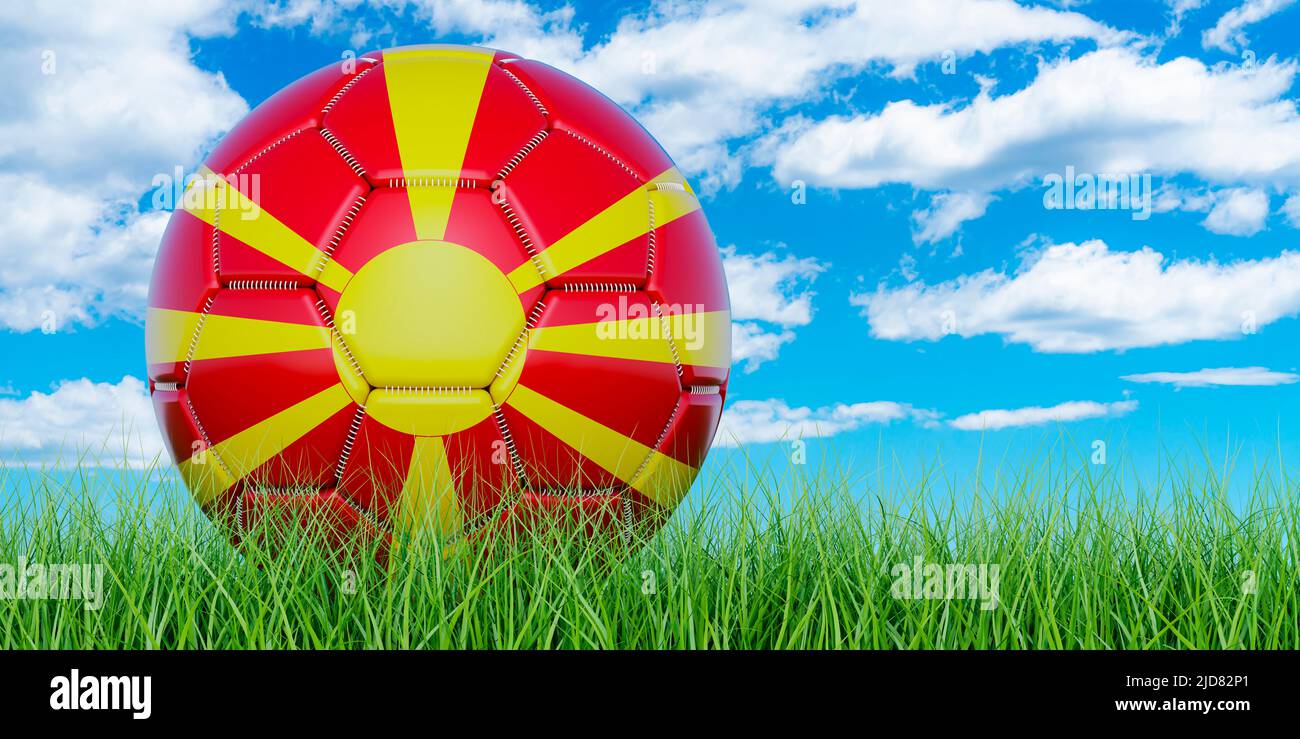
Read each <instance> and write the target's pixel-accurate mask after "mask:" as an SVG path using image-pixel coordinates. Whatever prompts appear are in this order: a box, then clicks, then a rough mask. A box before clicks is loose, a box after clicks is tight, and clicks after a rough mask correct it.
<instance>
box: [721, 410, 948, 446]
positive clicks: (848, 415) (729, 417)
mask: <svg viewBox="0 0 1300 739" xmlns="http://www.w3.org/2000/svg"><path fill="white" fill-rule="evenodd" d="M935 417H936V414H935V413H934V412H933V411H927V410H923V409H917V408H913V407H912V406H910V405H908V404H906V403H895V402H893V401H887V400H882V401H875V402H868V403H853V404H851V405H849V404H844V403H836V404H835V405H831V406H824V407H821V408H808V407H796V408H791V407H790V406H789V405H787V404H786V403H785V401H784V400H780V399H776V398H772V399H768V400H738V401H735V402H733V403H731V404H730V405H729V406H728V407H727V409H726V410H725V411H723V414H722V422H721V424H719V426H718V433H717V435H716V436H715V437H714V443H715V444H717V445H719V446H737V445H740V444H763V443H768V442H773V441H792V440H795V439H807V438H814V437H826V436H834V435H836V434H840V433H844V432H846V431H853V430H855V429H858V428H861V427H863V426H868V425H873V424H888V423H892V422H894V421H903V420H909V419H910V420H916V421H919V422H922V423H931V422H933V419H934V418H935Z"/></svg>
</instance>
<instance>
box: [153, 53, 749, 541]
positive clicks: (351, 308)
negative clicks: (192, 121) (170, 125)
mask: <svg viewBox="0 0 1300 739" xmlns="http://www.w3.org/2000/svg"><path fill="white" fill-rule="evenodd" d="M146 354H147V362H148V373H149V378H150V390H151V394H152V398H153V404H154V408H155V411H156V414H157V417H158V421H159V424H160V425H161V427H162V430H163V434H164V436H165V438H166V440H167V442H168V446H169V448H170V450H171V453H172V455H173V457H174V459H175V461H176V463H177V465H178V467H179V469H180V471H181V474H182V477H183V478H184V480H185V482H186V484H187V485H188V487H189V488H190V490H191V492H192V493H193V495H194V497H195V498H196V499H197V501H198V502H199V504H200V505H201V506H202V507H203V508H204V510H205V511H207V512H208V514H209V515H210V516H212V517H213V518H214V519H215V520H218V521H219V522H221V523H223V524H225V525H227V526H229V527H231V528H232V529H233V531H234V532H235V536H236V537H238V532H240V531H245V530H249V528H250V527H253V526H256V525H258V523H259V522H260V521H265V520H266V519H267V517H269V516H272V515H274V516H277V517H279V519H277V520H280V519H285V520H289V521H295V522H297V521H303V522H305V521H307V520H309V519H310V520H316V518H317V517H324V518H325V519H326V520H328V521H329V522H330V523H331V526H330V527H329V530H331V531H334V532H336V533H337V534H338V535H340V536H343V535H349V536H350V535H353V534H357V533H358V532H366V533H368V534H373V535H374V536H376V537H383V538H387V537H391V536H394V535H402V534H416V533H421V532H435V533H436V534H438V535H439V536H458V537H460V536H467V535H471V534H474V533H475V532H484V531H491V530H493V529H494V527H500V526H502V525H504V523H505V522H511V521H522V522H524V525H529V523H528V522H533V521H538V520H543V518H546V519H547V520H549V517H551V516H555V515H559V516H561V517H571V518H574V519H581V520H582V521H584V522H585V525H587V526H588V528H591V529H594V530H596V531H599V532H602V533H604V534H608V535H610V536H627V535H629V534H630V533H634V532H635V533H638V534H643V533H645V532H650V531H653V530H654V529H655V528H656V527H657V526H659V525H660V524H661V523H662V522H663V521H664V520H665V519H666V517H667V515H668V514H669V513H670V512H671V511H672V510H673V508H674V507H675V506H676V504H677V503H678V501H679V500H680V499H681V497H682V496H683V495H684V494H685V492H686V491H687V489H688V488H689V487H690V485H691V482H692V480H693V479H694V477H695V475H696V473H697V472H698V470H699V468H700V465H701V464H702V462H703V461H704V458H705V455H706V454H707V452H708V449H709V445H710V442H711V440H712V438H713V435H714V432H715V430H716V428H717V424H718V420H719V416H720V414H721V411H722V405H723V401H724V399H725V396H726V389H727V380H728V374H729V368H730V363H731V327H730V313H729V304H728V297H727V288H726V282H725V278H724V275H723V269H722V262H721V259H720V256H719V253H718V249H717V246H716V243H715V241H714V239H713V236H712V233H711V231H710V229H709V226H708V223H707V221H706V220H705V217H704V214H703V212H702V211H701V209H700V203H699V200H698V199H697V197H696V195H695V193H694V191H693V190H692V189H691V186H690V185H689V184H688V183H687V181H686V180H685V179H684V178H683V177H682V175H681V173H680V172H679V171H678V170H677V169H676V168H675V167H674V166H673V164H672V162H671V160H670V159H669V158H668V156H667V155H666V154H665V153H664V151H663V150H662V149H661V148H660V147H659V145H658V144H657V143H656V142H655V141H654V139H653V138H651V137H650V135H649V134H647V133H646V132H645V130H644V129H642V128H641V127H640V126H639V125H638V124H637V123H636V121H635V120H633V119H632V118H631V117H630V116H629V115H628V114H627V113H626V112H624V111H623V110H622V109H621V108H620V107H619V106H617V105H616V104H614V103H613V102H612V101H610V100H609V99H607V98H605V97H604V96H602V95H601V94H599V93H598V92H596V91H594V90H593V89H591V88H590V87H588V86H586V85H585V84H583V83H582V82H579V81H578V80H576V79H574V78H573V77H571V76H569V75H567V74H565V73H563V72H560V71H558V70H556V69H554V68H551V67H549V66H547V65H545V64H542V63H539V62H536V61H531V60H527V59H523V58H520V57H518V56H515V55H512V54H508V53H504V52H500V51H494V50H490V49H483V48H477V47H464V46H419V47H403V48H397V49H390V50H386V51H383V52H373V53H369V54H366V55H364V56H362V57H360V58H356V59H351V60H347V61H345V62H343V63H340V64H334V65H331V66H329V67H326V68H324V69H321V70H319V71H317V72H315V73H313V74H310V75H308V76H306V77H304V78H302V79H300V80H298V81H297V82H295V83H293V84H292V85H290V86H288V87H286V88H285V89H283V90H281V91H280V92H279V93H277V94H276V95H274V96H273V97H271V98H270V99H269V100H267V101H266V102H265V103H263V104H262V105H260V106H259V107H258V108H256V109H255V110H254V111H253V112H252V113H250V114H249V115H248V116H247V117H246V118H245V119H244V120H243V121H242V122H241V123H240V124H239V125H238V126H236V127H235V129H234V130H232V131H231V132H230V133H229V134H228V135H227V136H226V137H225V138H224V139H223V140H222V141H221V142H220V143H219V144H218V145H217V146H216V148H215V149H214V150H213V151H212V153H211V154H210V156H209V157H208V158H207V160H206V161H205V162H204V164H203V166H202V167H201V168H200V170H199V171H198V172H197V173H195V175H194V176H192V177H191V178H189V181H188V182H187V183H186V187H185V190H184V193H183V199H182V202H181V203H178V206H177V208H176V211H175V213H174V214H173V215H172V218H171V221H170V223H169V225H168V228H167V231H166V233H165V235H164V237H163V242H162V245H161V247H160V250H159V254H158V258H157V263H156V265H155V268H154V273H153V279H152V283H151V286H150V292H149V310H148V314H147V319H146ZM286 516H287V518H286ZM512 525H513V524H512Z"/></svg>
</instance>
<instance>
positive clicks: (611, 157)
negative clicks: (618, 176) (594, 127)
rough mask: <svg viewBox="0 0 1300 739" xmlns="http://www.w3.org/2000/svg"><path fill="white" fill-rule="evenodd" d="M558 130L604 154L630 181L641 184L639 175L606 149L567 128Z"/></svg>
mask: <svg viewBox="0 0 1300 739" xmlns="http://www.w3.org/2000/svg"><path fill="white" fill-rule="evenodd" d="M560 130H561V131H564V132H565V133H567V134H569V135H570V136H572V137H573V138H575V139H577V140H579V141H581V142H582V143H584V144H586V145H587V146H590V147H591V148H593V149H595V150H596V151H598V152H600V153H601V154H604V155H605V158H606V159H609V160H610V161H611V162H613V163H615V164H617V165H618V166H619V167H621V168H622V169H623V171H624V172H627V173H628V175H630V176H631V177H632V179H634V180H636V181H637V182H641V181H642V180H641V177H640V175H638V174H637V173H636V172H635V171H633V170H632V168H631V167H629V166H627V163H626V162H624V161H623V160H622V159H619V158H618V157H616V156H614V155H613V154H611V153H610V152H609V150H608V149H605V148H604V147H602V146H600V145H599V144H597V143H596V142H594V141H592V140H591V139H589V138H587V137H586V136H583V135H582V134H580V133H574V132H573V131H570V130H569V129H567V128H562V129H560Z"/></svg>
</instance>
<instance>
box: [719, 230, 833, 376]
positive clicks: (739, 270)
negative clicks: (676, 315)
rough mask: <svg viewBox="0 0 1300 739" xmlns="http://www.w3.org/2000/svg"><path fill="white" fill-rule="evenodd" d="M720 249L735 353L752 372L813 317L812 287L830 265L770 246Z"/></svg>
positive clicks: (774, 354) (738, 359)
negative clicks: (751, 249)
mask: <svg viewBox="0 0 1300 739" xmlns="http://www.w3.org/2000/svg"><path fill="white" fill-rule="evenodd" d="M721 251H722V266H723V269H724V270H725V271H726V273H727V286H728V291H729V292H730V294H731V317H732V320H733V323H732V334H731V335H732V347H731V350H732V358H733V360H734V361H735V362H737V363H739V362H744V365H745V371H746V372H753V371H754V370H756V369H758V367H759V366H760V365H761V364H763V363H764V362H768V361H771V360H773V359H776V358H777V355H778V354H779V353H780V350H781V346H782V345H784V344H788V343H790V342H791V341H794V336H795V335H794V332H793V331H791V330H790V329H792V328H797V327H799V326H807V325H808V324H809V323H811V322H812V318H813V305H812V300H813V296H814V295H816V293H814V292H813V291H812V290H811V288H810V286H811V285H812V283H813V282H814V281H815V280H816V279H817V276H818V275H820V274H821V273H822V272H824V271H825V270H826V268H827V267H828V266H829V265H828V264H824V263H822V262H818V261H817V260H816V259H813V258H811V257H804V258H798V257H795V256H793V255H791V254H786V255H785V256H778V255H777V254H775V253H774V252H770V251H769V252H764V253H762V254H741V253H739V252H737V251H736V247H735V246H728V247H725V248H723V249H722V250H721Z"/></svg>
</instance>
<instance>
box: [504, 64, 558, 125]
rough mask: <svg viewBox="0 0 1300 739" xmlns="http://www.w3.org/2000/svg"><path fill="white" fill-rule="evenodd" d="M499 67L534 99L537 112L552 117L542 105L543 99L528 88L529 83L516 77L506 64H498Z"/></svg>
mask: <svg viewBox="0 0 1300 739" xmlns="http://www.w3.org/2000/svg"><path fill="white" fill-rule="evenodd" d="M497 69H500V70H501V71H502V72H505V73H506V76H507V77H509V78H510V79H512V80H514V81H515V84H516V85H519V89H521V90H523V91H524V94H525V95H527V96H528V99H529V100H531V101H533V105H535V106H537V112H539V113H541V114H542V115H544V116H546V117H548V118H549V117H550V115H551V114H550V112H549V111H547V110H546V106H545V105H542V101H541V100H538V99H537V96H536V95H534V94H533V91H532V90H530V89H528V85H525V84H524V81H523V80H521V79H519V78H518V77H516V76H515V73H514V72H511V71H510V70H508V69H506V67H505V65H504V64H498V65H497Z"/></svg>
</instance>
